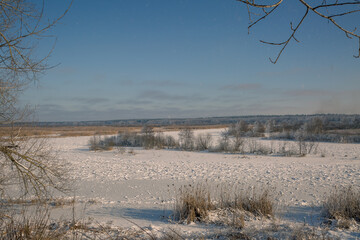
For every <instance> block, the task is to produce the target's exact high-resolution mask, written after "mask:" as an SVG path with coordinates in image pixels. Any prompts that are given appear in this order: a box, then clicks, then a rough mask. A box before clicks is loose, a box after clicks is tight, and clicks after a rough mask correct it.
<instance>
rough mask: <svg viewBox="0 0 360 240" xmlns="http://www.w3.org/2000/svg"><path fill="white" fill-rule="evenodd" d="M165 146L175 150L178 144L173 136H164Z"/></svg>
mask: <svg viewBox="0 0 360 240" xmlns="http://www.w3.org/2000/svg"><path fill="white" fill-rule="evenodd" d="M164 141H165V146H166V147H167V148H170V149H171V148H177V147H178V146H179V143H178V142H177V141H176V140H175V138H174V137H173V136H165V140H164Z"/></svg>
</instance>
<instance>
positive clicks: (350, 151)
mask: <svg viewBox="0 0 360 240" xmlns="http://www.w3.org/2000/svg"><path fill="white" fill-rule="evenodd" d="M220 131H221V130H218V129H217V130H198V131H195V135H196V134H198V133H199V132H202V133H203V132H210V133H211V134H212V135H213V136H214V138H216V137H219V133H220ZM166 134H171V135H173V136H176V135H177V133H176V132H171V133H166ZM88 140H89V137H67V138H54V139H51V140H50V141H51V143H52V145H53V147H54V148H55V149H57V151H58V154H59V159H60V160H61V159H63V160H66V161H67V162H68V163H69V167H70V169H71V172H70V176H71V179H70V181H71V183H72V184H73V187H74V195H75V196H76V199H77V200H78V201H80V202H83V203H86V204H82V205H79V206H77V208H76V217H77V218H79V219H88V218H91V219H93V221H94V222H96V223H101V224H109V225H111V226H113V227H117V226H120V227H134V225H135V224H134V223H136V225H138V226H141V227H145V228H147V227H149V228H151V229H152V231H153V232H155V233H156V232H161V231H165V230H166V229H169V228H172V229H175V230H177V231H178V232H181V233H182V234H184V235H185V236H189V237H193V238H195V237H194V236H206V235H208V236H211V234H213V233H214V234H216V233H219V232H221V231H223V229H225V227H222V226H214V225H211V224H198V223H197V224H190V225H186V224H177V223H174V222H171V221H169V216H170V214H171V211H172V210H173V208H174V202H175V197H176V192H177V191H178V188H179V187H181V186H183V185H186V184H190V183H191V184H193V183H195V184H196V183H200V182H204V183H206V184H208V185H209V186H211V187H213V188H214V189H215V190H214V191H216V186H220V185H228V186H234V185H236V186H237V187H239V188H244V189H248V188H251V187H267V188H269V189H271V190H272V195H273V197H274V198H275V202H276V204H277V211H276V218H275V220H264V219H263V220H261V219H260V220H259V219H258V220H254V221H249V222H246V224H245V229H244V231H247V232H248V233H249V234H250V236H252V235H251V234H255V235H256V232H262V233H264V231H265V232H266V231H269V232H271V234H270V235H271V236H275V237H278V238H286V237H289V236H290V235H289V234H290V233H289V232H291V231H293V230H294V229H295V230H296V229H300V228H302V227H303V228H305V227H306V228H309V229H312V231H321V230H320V228H319V226H320V225H321V223H322V222H323V220H322V218H321V209H320V207H321V204H322V201H323V200H324V199H325V196H327V195H328V194H329V192H330V191H331V190H332V189H333V188H334V187H335V186H349V185H351V186H353V187H354V188H359V187H360V144H334V143H320V144H319V146H318V151H317V154H314V155H307V156H305V157H284V156H276V155H268V156H263V155H242V154H224V153H207V152H186V151H174V150H143V149H132V150H130V149H127V150H126V151H125V152H124V151H119V150H117V149H114V150H111V151H104V152H92V151H89V148H88ZM214 141H216V140H214ZM258 141H259V143H260V142H261V144H264V145H269V144H271V145H273V146H275V145H280V144H282V143H281V142H279V141H269V140H260V139H258ZM290 144H294V143H290ZM70 197H71V196H70ZM55 211H57V214H55V215H57V216H59V215H60V216H61V217H63V218H66V217H69V216H70V215H71V214H72V213H71V211H70V208H69V209H67V208H66V207H65V208H58V209H55ZM128 220H130V221H128ZM135 228H137V227H136V226H135ZM322 229H324V227H322ZM326 232H327V233H326V234H328V235H329V236H332V237H339V238H341V239H356V238H360V231H359V229H348V230H344V229H337V228H330V229H328V230H326ZM282 234H285V235H282ZM286 234H287V235H286ZM255 235H253V236H255ZM256 236H262V235H261V234H260V235H256ZM260 238H261V237H260Z"/></svg>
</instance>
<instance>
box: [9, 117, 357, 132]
mask: <svg viewBox="0 0 360 240" xmlns="http://www.w3.org/2000/svg"><path fill="white" fill-rule="evenodd" d="M314 118H318V119H321V120H322V123H323V130H325V131H327V130H339V129H360V115H359V114H353V115H345V114H313V115H256V116H229V117H204V118H159V119H124V120H107V121H68V122H34V123H24V122H22V123H20V122H19V123H16V125H22V126H24V125H32V126H34V125H35V126H40V127H59V126H144V125H148V126H169V125H178V126H201V125H231V124H235V123H237V122H239V121H245V122H246V123H248V124H250V125H253V124H255V123H261V124H266V123H267V122H269V121H271V122H273V123H274V125H275V126H278V127H281V128H283V129H284V128H285V129H297V128H298V127H299V126H302V125H303V124H305V123H307V122H310V121H312V120H313V119H314Z"/></svg>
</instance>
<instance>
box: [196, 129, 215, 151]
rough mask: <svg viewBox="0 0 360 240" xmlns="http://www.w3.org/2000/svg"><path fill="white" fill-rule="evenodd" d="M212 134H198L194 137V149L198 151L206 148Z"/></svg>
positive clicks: (208, 146)
mask: <svg viewBox="0 0 360 240" xmlns="http://www.w3.org/2000/svg"><path fill="white" fill-rule="evenodd" d="M211 141H212V136H211V134H210V133H207V134H199V135H198V136H197V137H196V149H197V150H199V151H204V150H208V149H209V148H210V147H211Z"/></svg>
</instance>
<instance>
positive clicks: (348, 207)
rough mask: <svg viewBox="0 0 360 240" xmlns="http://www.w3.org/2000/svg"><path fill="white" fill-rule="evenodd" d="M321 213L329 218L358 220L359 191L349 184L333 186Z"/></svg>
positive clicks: (359, 209)
mask: <svg viewBox="0 0 360 240" xmlns="http://www.w3.org/2000/svg"><path fill="white" fill-rule="evenodd" d="M323 213H324V216H325V217H327V218H329V219H335V220H343V219H348V220H351V219H354V220H355V221H357V222H360V192H359V191H356V190H354V189H353V187H351V186H349V187H347V188H345V187H341V188H335V189H334V190H333V191H332V192H331V193H330V195H329V196H328V197H327V199H326V200H325V202H324V204H323Z"/></svg>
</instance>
